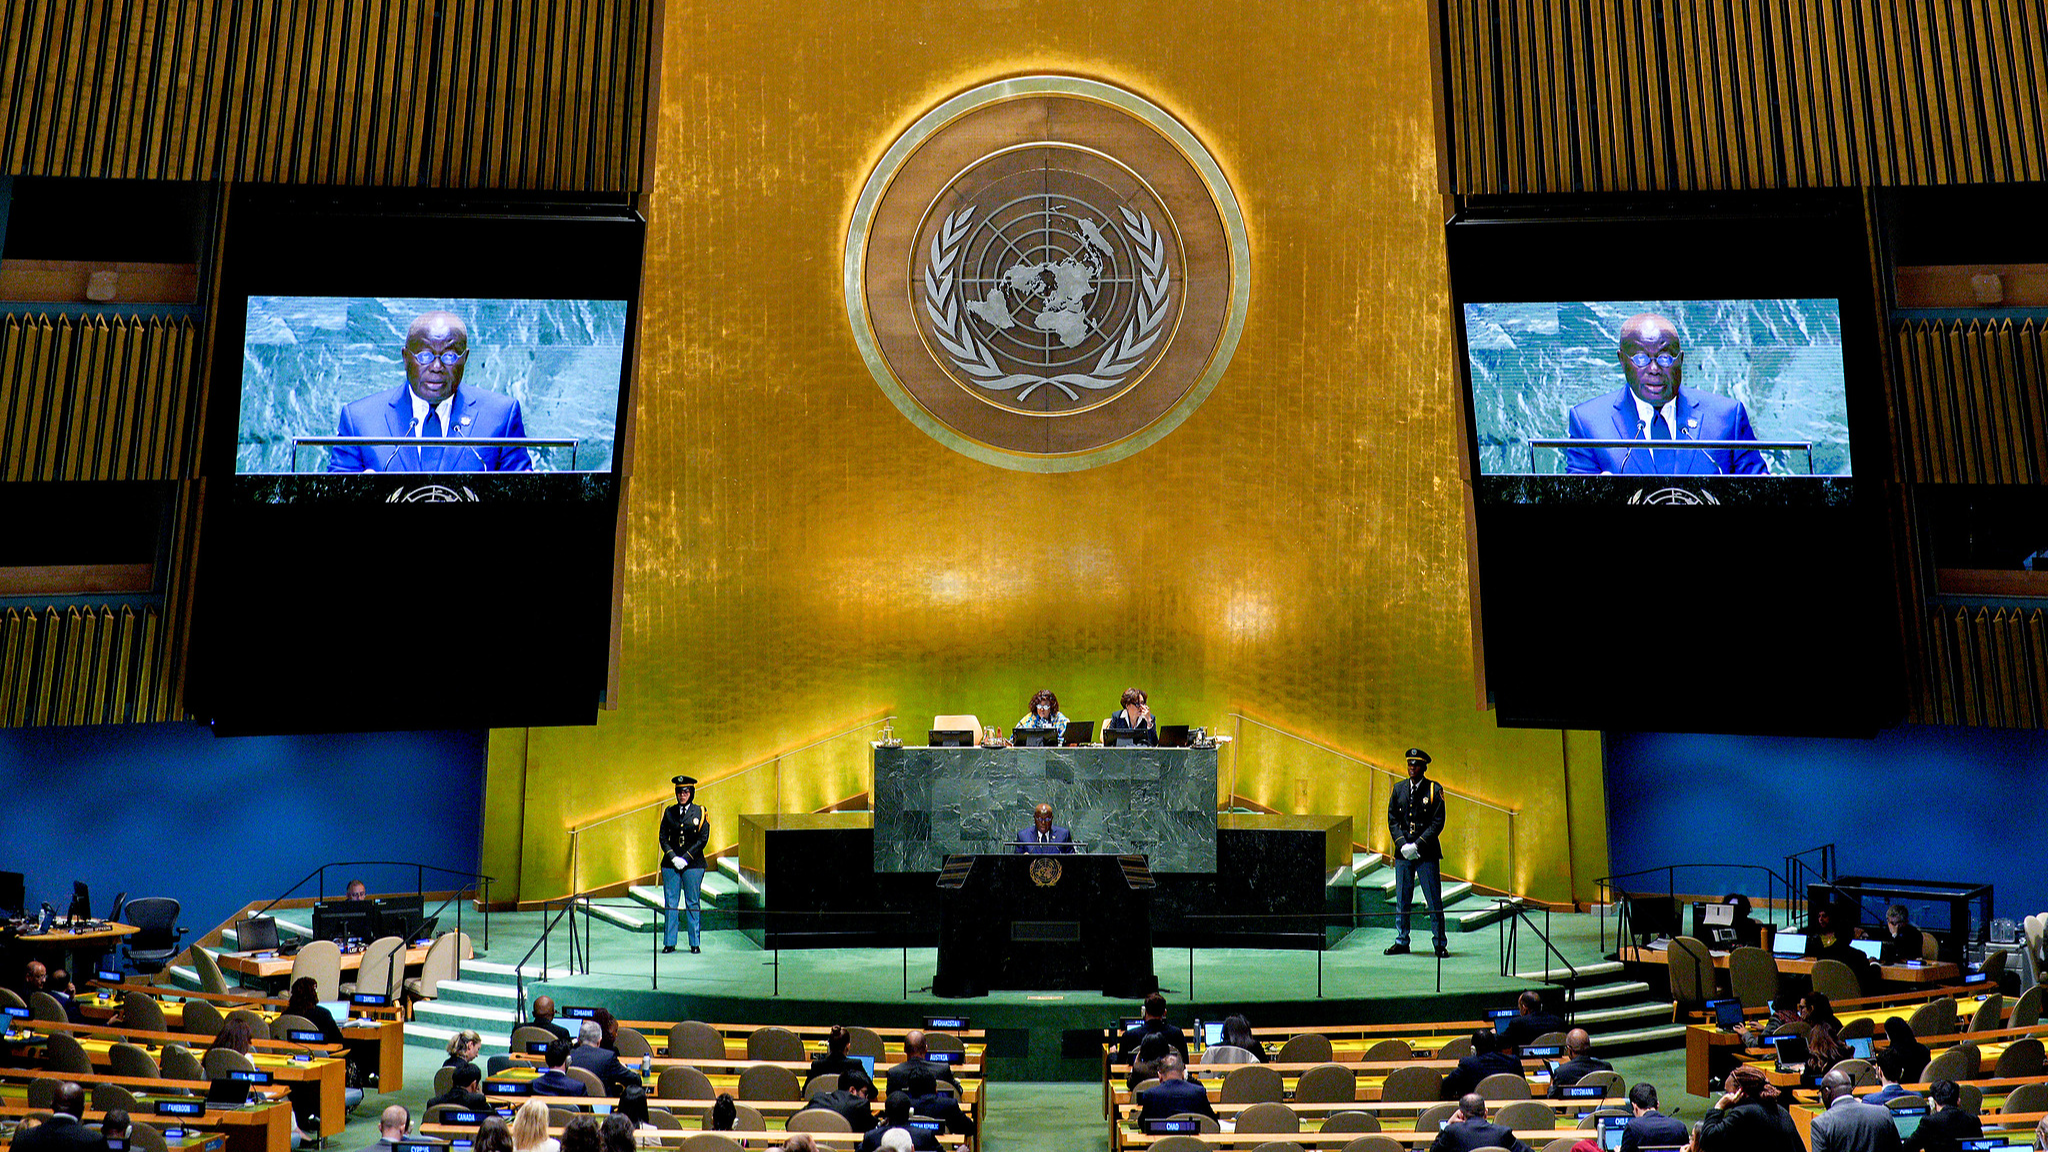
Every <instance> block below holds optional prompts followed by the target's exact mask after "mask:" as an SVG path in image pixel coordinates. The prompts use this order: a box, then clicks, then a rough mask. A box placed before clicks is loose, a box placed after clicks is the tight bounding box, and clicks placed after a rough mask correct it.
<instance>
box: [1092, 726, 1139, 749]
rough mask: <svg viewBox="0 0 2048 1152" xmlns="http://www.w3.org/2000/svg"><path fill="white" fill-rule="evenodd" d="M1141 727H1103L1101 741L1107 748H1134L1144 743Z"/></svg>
mask: <svg viewBox="0 0 2048 1152" xmlns="http://www.w3.org/2000/svg"><path fill="white" fill-rule="evenodd" d="M1143 732H1144V729H1142V728H1104V729H1103V730H1102V743H1103V745H1104V746H1105V747H1109V748H1135V747H1137V746H1138V745H1139V744H1142V743H1144V737H1143Z"/></svg>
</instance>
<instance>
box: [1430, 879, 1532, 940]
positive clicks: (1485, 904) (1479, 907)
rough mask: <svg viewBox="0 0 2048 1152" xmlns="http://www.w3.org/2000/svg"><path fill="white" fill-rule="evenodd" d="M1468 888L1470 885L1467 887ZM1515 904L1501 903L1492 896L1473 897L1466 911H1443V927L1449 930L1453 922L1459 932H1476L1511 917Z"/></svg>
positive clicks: (1510, 902) (1449, 909) (1446, 909)
mask: <svg viewBox="0 0 2048 1152" xmlns="http://www.w3.org/2000/svg"><path fill="white" fill-rule="evenodd" d="M1467 887H1468V888H1469V887H1470V885H1467ZM1514 904H1515V902H1513V901H1509V902H1502V901H1500V900H1498V899H1496V898H1495V897H1492V896H1477V895H1476V894H1475V895H1474V898H1473V902H1472V904H1471V906H1470V908H1469V910H1468V909H1453V908H1445V909H1444V927H1445V928H1449V927H1450V925H1451V923H1452V922H1453V921H1455V922H1456V923H1457V925H1458V929H1457V930H1458V931H1460V932H1476V931H1478V930H1479V929H1481V928H1485V927H1487V926H1488V925H1491V924H1493V923H1495V922H1496V921H1499V920H1504V919H1506V918H1507V917H1508V916H1511V915H1513V909H1514Z"/></svg>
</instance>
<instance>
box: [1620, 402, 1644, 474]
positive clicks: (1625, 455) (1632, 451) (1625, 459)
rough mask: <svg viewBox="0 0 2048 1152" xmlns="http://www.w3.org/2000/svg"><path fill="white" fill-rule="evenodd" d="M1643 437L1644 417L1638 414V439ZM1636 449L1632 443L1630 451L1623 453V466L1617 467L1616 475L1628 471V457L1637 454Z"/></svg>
mask: <svg viewBox="0 0 2048 1152" xmlns="http://www.w3.org/2000/svg"><path fill="white" fill-rule="evenodd" d="M1642 438H1643V418H1642V417H1641V416H1638V417H1636V439H1638V440H1641V439H1642ZM1635 450H1636V449H1635V445H1633V444H1631V445H1629V449H1628V451H1626V452H1623V453H1622V454H1621V467H1619V468H1616V469H1615V470H1614V473H1615V475H1617V476H1619V475H1620V474H1622V473H1624V472H1626V471H1628V458H1629V457H1630V456H1632V455H1634V454H1635Z"/></svg>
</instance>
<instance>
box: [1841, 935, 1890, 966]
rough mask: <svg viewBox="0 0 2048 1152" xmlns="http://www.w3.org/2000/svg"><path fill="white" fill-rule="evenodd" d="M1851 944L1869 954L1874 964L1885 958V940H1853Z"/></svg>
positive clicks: (1866, 954)
mask: <svg viewBox="0 0 2048 1152" xmlns="http://www.w3.org/2000/svg"><path fill="white" fill-rule="evenodd" d="M1849 945H1850V947H1852V948H1854V949H1856V950H1857V951H1858V952H1861V953H1863V954H1864V955H1865V956H1868V957H1869V958H1870V962H1871V963H1873V964H1875V963H1877V962H1879V961H1881V960H1883V959H1884V942H1883V941H1882V940H1851V941H1849Z"/></svg>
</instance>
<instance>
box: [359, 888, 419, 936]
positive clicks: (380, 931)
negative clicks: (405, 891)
mask: <svg viewBox="0 0 2048 1152" xmlns="http://www.w3.org/2000/svg"><path fill="white" fill-rule="evenodd" d="M370 907H372V908H374V909H376V911H377V935H379V936H396V937H398V938H399V939H400V940H403V941H405V942H406V943H407V944H410V943H412V942H413V941H414V940H417V939H419V930H420V923H421V921H423V920H425V919H426V910H425V907H424V902H423V901H422V900H421V899H420V897H418V896H387V897H380V898H378V899H376V900H372V901H370Z"/></svg>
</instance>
